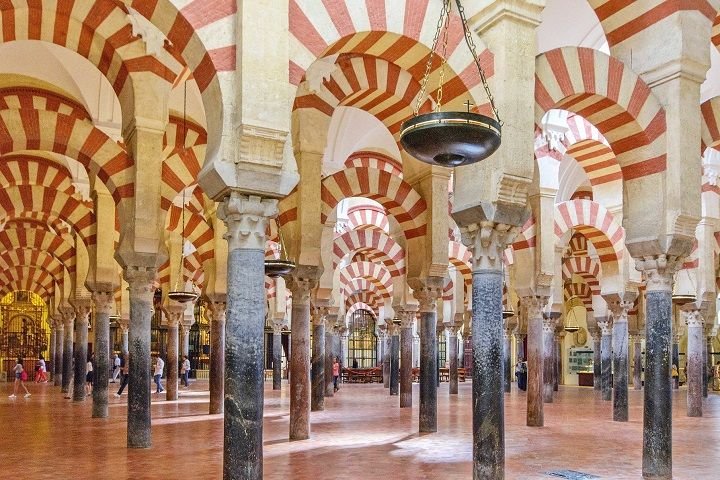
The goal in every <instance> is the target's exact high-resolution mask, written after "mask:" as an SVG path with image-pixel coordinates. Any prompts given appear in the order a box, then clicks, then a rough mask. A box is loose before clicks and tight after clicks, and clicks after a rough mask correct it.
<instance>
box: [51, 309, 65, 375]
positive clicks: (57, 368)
mask: <svg viewBox="0 0 720 480" xmlns="http://www.w3.org/2000/svg"><path fill="white" fill-rule="evenodd" d="M54 320H55V324H56V325H57V327H56V329H57V345H56V347H55V358H53V384H54V385H55V386H56V387H59V386H61V385H62V381H63V356H64V353H65V323H64V322H63V318H62V316H61V315H56V316H55V317H54Z"/></svg>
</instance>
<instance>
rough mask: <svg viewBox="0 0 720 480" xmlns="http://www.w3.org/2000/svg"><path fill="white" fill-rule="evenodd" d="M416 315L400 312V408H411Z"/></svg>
mask: <svg viewBox="0 0 720 480" xmlns="http://www.w3.org/2000/svg"><path fill="white" fill-rule="evenodd" d="M416 314H417V313H416V312H415V311H412V310H402V311H401V312H400V320H401V321H402V323H401V324H400V408H411V407H412V403H413V400H412V350H413V323H414V322H415V315H416Z"/></svg>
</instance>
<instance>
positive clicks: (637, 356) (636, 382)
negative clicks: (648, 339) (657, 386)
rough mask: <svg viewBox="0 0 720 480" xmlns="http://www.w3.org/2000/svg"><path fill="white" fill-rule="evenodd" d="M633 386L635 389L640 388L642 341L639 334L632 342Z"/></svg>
mask: <svg viewBox="0 0 720 480" xmlns="http://www.w3.org/2000/svg"><path fill="white" fill-rule="evenodd" d="M633 386H634V387H635V390H641V389H642V343H641V339H640V336H639V335H638V336H636V337H635V342H634V343H633Z"/></svg>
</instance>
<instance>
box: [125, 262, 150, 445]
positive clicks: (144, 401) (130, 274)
mask: <svg viewBox="0 0 720 480" xmlns="http://www.w3.org/2000/svg"><path fill="white" fill-rule="evenodd" d="M156 275H157V270H156V269H155V268H147V267H142V266H128V267H126V268H125V269H124V276H125V281H127V283H128V287H129V288H128V290H129V292H130V320H129V325H128V327H129V330H128V332H129V334H128V346H129V351H128V355H129V363H130V365H129V366H128V367H129V368H128V371H129V373H130V378H129V380H128V413H127V446H128V447H129V448H150V447H151V446H152V431H151V428H150V425H151V415H150V388H149V385H150V382H151V380H152V373H151V361H152V360H151V358H150V340H151V337H150V323H151V319H152V308H153V297H154V295H155V286H154V282H155V277H156Z"/></svg>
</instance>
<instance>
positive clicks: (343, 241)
mask: <svg viewBox="0 0 720 480" xmlns="http://www.w3.org/2000/svg"><path fill="white" fill-rule="evenodd" d="M358 251H362V252H365V251H368V252H372V253H377V255H378V256H377V257H376V259H377V261H380V262H382V263H383V265H385V267H386V268H387V269H388V272H389V273H390V275H391V276H393V277H397V276H399V275H404V274H405V251H404V250H403V249H402V247H401V246H400V245H399V244H398V243H397V242H395V240H393V239H392V238H391V237H390V236H389V235H387V234H386V233H385V232H383V231H380V230H377V229H365V230H350V231H348V232H345V233H343V234H342V235H340V236H339V237H337V238H336V239H335V240H334V241H333V269H335V268H337V267H338V265H340V263H342V260H343V259H344V258H345V257H346V256H348V255H352V254H354V253H356V252H358Z"/></svg>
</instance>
